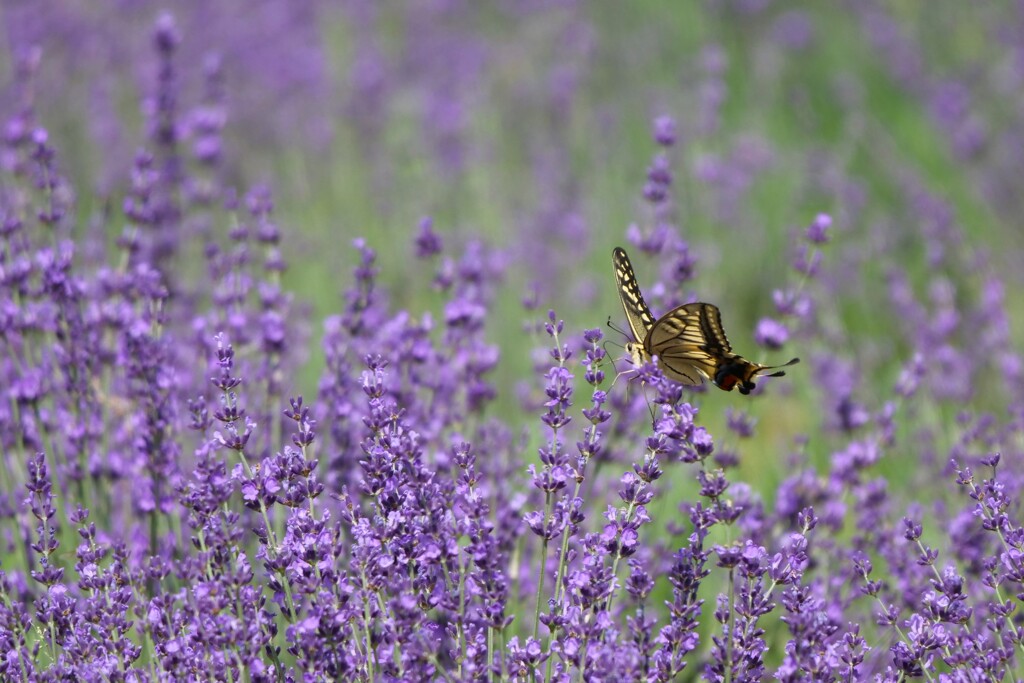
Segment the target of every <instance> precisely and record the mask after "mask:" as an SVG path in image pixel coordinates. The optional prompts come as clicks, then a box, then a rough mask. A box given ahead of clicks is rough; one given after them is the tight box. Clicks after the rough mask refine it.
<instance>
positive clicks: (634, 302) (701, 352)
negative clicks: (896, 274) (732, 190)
mask: <svg viewBox="0 0 1024 683" xmlns="http://www.w3.org/2000/svg"><path fill="white" fill-rule="evenodd" d="M612 260H613V263H614V266H615V280H616V282H617V283H618V286H619V299H620V300H621V302H622V309H623V311H625V313H626V320H627V321H628V322H629V328H630V330H631V331H632V332H633V340H634V341H631V342H627V343H626V353H627V354H629V356H630V359H631V360H632V362H633V364H634V365H636V366H639V365H642V364H644V363H647V362H650V361H651V360H653V359H654V358H655V357H657V359H658V365H659V367H660V368H661V371H662V373H663V374H664V375H665V376H666V377H668V378H669V379H672V380H675V381H676V382H680V383H681V384H687V385H690V386H696V385H699V384H703V383H704V381H705V380H709V381H711V382H712V383H713V384H714V385H715V386H717V387H718V388H720V389H722V390H724V391H732V390H733V389H734V388H735V387H737V386H738V387H739V390H740V393H741V394H749V393H750V392H751V390H752V389H754V387H755V386H756V385H755V384H754V381H753V380H754V378H755V377H758V376H765V377H780V376H782V375H784V374H786V373H785V372H783V371H782V370H778V368H781V367H786V366H788V365H793V364H794V363H798V362H800V359H799V358H794V359H793V360H791V361H789V362H788V363H785V364H784V365H777V366H770V365H761V364H760V363H754V362H752V361H749V360H747V359H746V358H744V357H743V356H741V355H739V354H737V353H733V351H732V347H731V346H730V344H729V339H728V337H726V336H725V330H724V329H722V316H721V313H720V312H719V310H718V307H717V306H714V305H713V304H707V303H701V302H696V303H690V304H683V305H682V306H678V307H677V308H674V309H672V310H671V311H669V312H668V313H666V314H665V315H663V316H661V317H660V318H657V319H656V318H655V317H654V316H653V315H651V310H650V309H649V308H648V307H647V302H645V301H644V297H643V294H642V293H641V292H640V285H639V284H637V281H636V275H635V274H634V273H633V266H632V264H631V263H630V261H629V256H627V255H626V252H625V251H624V250H622V249H620V248H618V247H616V249H615V250H614V251H613V252H612ZM766 370H778V371H777V372H774V373H771V374H764V372H765V371H766Z"/></svg>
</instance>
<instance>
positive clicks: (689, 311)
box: [645, 302, 734, 385]
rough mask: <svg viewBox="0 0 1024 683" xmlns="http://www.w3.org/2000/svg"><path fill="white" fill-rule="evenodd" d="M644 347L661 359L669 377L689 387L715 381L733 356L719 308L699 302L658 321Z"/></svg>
mask: <svg viewBox="0 0 1024 683" xmlns="http://www.w3.org/2000/svg"><path fill="white" fill-rule="evenodd" d="M645 346H646V350H647V352H648V353H650V354H653V355H656V356H658V359H659V360H660V361H661V366H662V371H663V372H664V373H665V375H666V376H667V377H669V378H670V379H674V380H675V381H677V382H681V383H683V384H690V385H696V384H701V383H703V381H704V380H705V379H711V380H713V379H715V377H716V375H717V373H718V369H719V367H720V366H721V365H722V363H723V362H725V361H726V360H727V359H729V358H730V357H732V356H733V355H734V354H733V353H732V347H731V346H730V345H729V339H728V338H727V337H726V336H725V330H723V329H722V316H721V313H719V311H718V307H716V306H713V305H711V304H705V303H699V302H698V303H691V304H684V305H682V306H679V307H678V308H675V309H673V310H671V311H669V312H668V313H666V314H665V315H663V316H662V317H660V318H658V320H657V321H656V322H655V323H654V326H653V327H652V328H651V332H650V334H649V335H648V336H647V340H646V344H645Z"/></svg>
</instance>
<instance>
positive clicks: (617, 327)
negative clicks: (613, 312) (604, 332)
mask: <svg viewBox="0 0 1024 683" xmlns="http://www.w3.org/2000/svg"><path fill="white" fill-rule="evenodd" d="M608 327H610V328H611V329H612V330H613V331H614V332H618V333H619V334H621V335H622V336H623V337H626V338H627V339H632V337H630V336H629V335H628V334H626V332H625V330H623V329H622V328H621V327H619V326H618V325H616V324H615V323H613V322H612V317H611V316H608Z"/></svg>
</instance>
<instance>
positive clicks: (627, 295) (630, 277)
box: [612, 247, 654, 344]
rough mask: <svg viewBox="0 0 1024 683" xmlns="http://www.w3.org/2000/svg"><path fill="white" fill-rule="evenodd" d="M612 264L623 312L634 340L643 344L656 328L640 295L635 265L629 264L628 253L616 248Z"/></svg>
mask: <svg viewBox="0 0 1024 683" xmlns="http://www.w3.org/2000/svg"><path fill="white" fill-rule="evenodd" d="M612 262H613V264H614V266H615V281H616V282H617V283H618V286H619V300H620V301H622V310H623V311H624V312H625V313H626V322H628V323H629V329H630V330H632V331H633V339H634V340H635V341H637V342H638V343H640V344H643V343H644V342H645V340H646V339H647V335H648V334H649V333H650V331H651V328H653V327H654V316H653V315H651V309H649V308H648V307H647V302H646V301H644V295H643V294H641V293H640V285H638V284H637V281H636V275H635V274H634V273H633V264H631V263H630V262H629V256H627V255H626V252H625V251H624V250H623V249H621V248H619V247H616V248H615V249H614V251H612Z"/></svg>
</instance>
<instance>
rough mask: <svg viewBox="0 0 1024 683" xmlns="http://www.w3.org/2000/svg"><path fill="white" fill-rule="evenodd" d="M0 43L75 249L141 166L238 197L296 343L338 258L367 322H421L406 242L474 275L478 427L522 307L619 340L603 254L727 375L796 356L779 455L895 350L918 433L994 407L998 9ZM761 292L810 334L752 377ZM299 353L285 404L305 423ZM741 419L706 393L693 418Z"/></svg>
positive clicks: (46, 10)
mask: <svg viewBox="0 0 1024 683" xmlns="http://www.w3.org/2000/svg"><path fill="white" fill-rule="evenodd" d="M0 21H2V24H3V27H4V31H3V36H2V40H3V41H4V42H5V45H3V46H2V47H3V49H2V50H0V83H3V87H4V90H3V97H2V99H0V106H2V107H3V109H4V110H5V111H4V112H3V113H4V114H5V118H6V117H8V116H11V115H12V114H13V113H15V112H16V111H17V110H18V109H19V107H25V106H32V107H33V108H34V110H35V114H36V116H37V117H38V118H39V120H40V121H41V122H42V123H43V124H44V125H45V127H46V128H47V129H48V131H49V135H50V142H51V143H52V146H53V147H54V148H55V149H56V150H58V154H59V157H58V162H57V163H58V164H59V166H60V167H61V169H62V170H63V172H64V173H65V175H66V176H67V177H68V178H69V179H70V180H71V190H72V191H73V192H74V195H75V203H74V211H75V212H77V214H78V221H77V222H76V226H77V227H76V228H75V229H76V230H77V231H78V233H79V234H77V235H76V238H80V239H81V240H83V242H86V241H88V240H95V239H106V240H109V242H110V243H111V244H112V243H113V242H114V241H115V240H116V239H117V237H118V235H120V234H121V232H122V230H123V227H124V225H125V223H126V221H127V219H126V218H125V215H124V212H123V211H122V207H123V204H124V201H125V197H126V196H128V194H129V190H130V187H131V180H132V173H133V164H134V163H135V161H134V160H135V159H136V154H137V152H138V150H140V149H143V148H145V149H148V150H150V151H151V152H154V150H155V153H156V154H157V156H158V157H160V155H161V150H162V152H163V154H164V157H167V156H169V155H171V154H173V155H174V156H176V157H177V158H178V159H179V161H180V163H181V164H183V166H184V168H185V169H187V170H183V171H182V172H183V174H184V175H187V176H188V178H189V179H190V182H192V183H193V184H192V185H191V186H190V188H191V191H192V192H194V193H195V194H196V196H199V195H201V194H202V193H203V192H204V191H211V190H210V188H215V189H216V191H215V192H213V191H211V192H212V194H213V195H215V196H216V197H217V198H218V199H217V201H223V197H224V196H230V195H231V194H232V193H233V192H237V194H238V195H239V196H241V195H243V194H244V193H246V192H248V191H249V190H250V189H251V188H252V187H254V186H266V187H267V188H269V192H270V196H272V197H273V203H274V215H275V219H276V221H277V223H278V224H279V225H280V226H281V229H282V234H283V244H282V249H283V252H284V257H285V259H286V260H287V262H288V263H289V268H288V269H287V270H286V271H285V272H284V274H283V278H284V286H285V288H286V289H288V290H290V291H291V292H293V293H294V294H295V297H296V300H297V301H299V302H301V304H302V305H303V306H305V307H306V308H305V309H304V314H303V317H304V319H305V320H306V321H307V322H308V327H309V333H310V334H311V336H312V338H313V340H314V341H315V340H316V339H318V338H319V336H320V334H321V331H320V328H321V321H322V319H323V318H324V317H325V316H327V315H329V314H331V313H335V312H337V311H338V310H339V309H340V308H341V306H342V302H343V291H344V290H345V288H347V287H348V286H350V283H351V276H350V275H349V272H350V270H351V267H352V266H354V264H355V263H356V262H357V261H358V258H359V255H358V252H356V251H355V250H354V249H353V248H352V247H351V244H352V240H353V239H355V238H356V237H359V236H361V237H364V238H365V239H366V243H367V245H368V246H370V247H371V248H373V249H374V250H376V251H377V253H378V262H377V265H378V267H379V269H380V278H381V282H382V283H383V284H384V285H385V287H386V289H387V293H388V296H389V297H390V298H391V301H392V306H393V307H394V308H395V309H403V308H404V309H408V310H410V311H411V312H412V313H413V314H414V315H420V314H422V313H423V312H424V311H431V310H434V311H435V312H436V311H437V310H438V308H439V306H440V303H439V302H440V301H441V298H440V297H439V295H437V293H436V292H435V291H433V290H432V289H431V287H430V286H429V284H430V282H431V281H432V279H433V278H434V277H436V274H435V273H434V272H433V271H432V269H431V268H430V267H429V266H427V265H422V264H420V263H417V262H415V261H414V260H413V258H412V257H413V254H414V253H415V251H416V246H415V239H416V236H417V235H420V234H422V230H423V229H424V225H426V224H430V225H432V229H433V231H434V232H435V233H437V234H438V235H440V236H441V238H442V239H443V241H444V243H445V248H446V250H451V253H455V254H459V253H462V252H463V250H466V249H478V250H480V251H479V253H481V254H484V255H485V257H484V258H483V261H484V262H485V263H486V268H487V269H488V270H493V271H494V272H495V273H501V277H502V280H501V282H502V286H501V288H500V289H499V290H498V292H497V296H496V298H495V299H494V302H493V310H492V311H490V314H489V316H488V323H487V325H488V327H487V336H488V338H489V339H490V340H491V341H493V342H494V343H496V344H498V345H499V346H500V347H501V351H502V357H501V362H500V364H499V366H498V369H497V379H498V381H497V382H496V384H497V386H498V387H500V393H501V396H500V398H499V400H500V401H505V402H514V401H516V391H517V389H515V388H516V387H517V386H518V385H519V384H520V383H521V382H523V381H524V380H523V378H524V377H525V376H528V374H529V372H530V368H531V367H532V362H533V361H532V360H531V354H530V348H532V347H533V346H535V345H537V344H540V345H543V343H544V342H543V340H531V338H530V335H531V334H533V333H534V332H535V329H536V323H537V321H538V320H541V319H542V318H543V317H544V315H545V313H546V311H547V310H548V309H554V310H555V311H556V313H557V315H558V317H560V318H564V319H565V320H566V324H567V327H568V328H569V329H570V330H572V331H573V334H574V335H575V334H577V333H578V331H580V330H582V329H584V328H592V327H599V326H603V325H604V323H605V321H606V319H607V318H608V316H609V315H612V316H613V317H614V319H615V320H618V321H619V322H622V320H621V318H622V316H621V311H620V308H619V303H618V300H617V296H616V292H615V288H614V284H613V279H612V271H611V259H610V252H611V249H612V247H613V246H616V245H622V246H625V247H627V248H628V249H630V251H631V253H632V254H633V261H634V265H635V266H636V269H637V274H638V278H639V281H640V283H641V286H642V287H643V288H644V290H645V293H646V294H647V296H648V299H649V303H651V306H652V308H653V309H654V311H655V313H660V312H664V311H665V310H666V308H667V306H669V305H671V304H672V303H674V302H679V301H683V300H687V299H700V300H706V301H710V302H713V303H716V304H717V305H718V306H719V307H720V308H721V309H722V311H723V322H724V324H725V327H726V330H727V331H728V332H729V334H730V338H731V340H732V342H733V346H734V348H735V350H737V351H738V352H740V353H741V354H743V355H745V356H748V357H750V358H753V359H756V360H760V361H764V362H768V361H777V362H782V361H785V360H787V359H788V358H789V357H791V356H792V355H800V356H802V357H803V358H804V363H803V364H802V365H800V366H798V367H796V368H793V369H792V370H791V371H790V373H789V377H787V379H785V380H778V384H777V385H776V386H778V387H780V388H781V389H780V391H781V392H782V399H783V400H780V401H777V402H772V403H771V404H765V405H763V406H759V407H758V408H757V409H756V410H757V412H758V414H759V416H760V417H762V418H765V421H766V422H767V423H768V424H769V425H771V424H778V425H779V427H778V428H777V430H778V431H779V432H780V433H784V434H789V435H791V434H792V433H793V432H794V431H795V430H796V431H801V430H810V429H811V428H812V426H814V425H817V424H818V423H819V422H824V423H828V422H829V421H835V420H840V421H842V419H845V418H844V417H843V416H844V415H845V416H847V418H848V417H849V415H856V414H858V412H857V411H858V410H861V411H866V410H869V409H870V410H876V409H878V408H879V407H880V405H881V398H882V397H883V396H886V395H888V394H889V392H890V391H891V387H892V386H893V385H894V384H895V383H896V382H897V381H898V379H899V376H900V372H901V370H903V369H906V367H907V366H908V364H909V363H911V362H912V359H913V358H914V353H915V351H917V352H920V353H922V354H925V355H926V358H925V361H924V362H925V363H926V364H927V367H928V368H929V372H930V373H932V374H930V375H929V377H930V381H931V382H932V384H931V385H930V387H929V390H934V391H936V392H939V394H937V395H941V396H942V397H944V398H946V399H948V401H947V402H946V403H941V404H940V406H939V409H938V412H936V413H934V414H932V417H931V419H932V420H933V421H934V422H935V423H941V422H942V421H943V420H944V419H946V417H947V416H949V415H953V414H955V412H956V411H957V410H959V409H960V407H962V406H963V405H964V404H965V403H966V402H972V403H974V404H975V405H978V406H979V407H981V408H985V407H992V408H994V409H997V410H1000V411H1002V410H1004V409H1005V405H1007V404H1006V403H1005V401H1007V400H1009V399H1011V398H1015V397H1016V395H1017V394H1018V393H1019V392H1020V390H1019V389H1018V388H1016V386H1017V382H1016V380H1017V379H1018V378H1019V376H1020V367H1019V363H1018V361H1017V358H1016V355H1015V354H1013V353H1011V352H1012V346H1013V345H1012V340H1013V339H1015V338H1019V335H1018V334H1014V327H1016V328H1018V329H1019V322H1016V321H1015V320H1014V317H1016V318H1019V316H1005V317H1004V316H1003V313H1002V311H1003V310H1004V309H1003V304H1004V302H1005V303H1006V304H1007V309H1006V310H1007V311H1008V312H1009V313H1015V312H1016V311H1017V310H1019V308H1020V305H1019V303H1016V301H1015V300H1014V298H1013V297H1007V296H1006V291H1007V290H1008V291H1011V292H1012V291H1014V290H1015V289H1017V288H1018V287H1019V285H1020V280H1021V273H1022V272H1024V263H1022V260H1021V253H1022V252H1021V249H1020V248H1021V245H1022V240H1024V233H1022V231H1021V225H1020V222H1021V219H1020V216H1021V215H1022V209H1024V206H1022V204H1024V199H1022V197H1024V194H1022V193H1021V192H1020V190H1019V182H1020V178H1021V172H1022V171H1024V87H1022V86H1024V3H1013V2H1003V3H986V4H982V5H977V4H974V3H964V2H961V1H960V0H935V1H933V2H929V3H905V2H885V1H883V0H877V1H872V0H850V1H848V2H836V3H820V2H810V1H808V2H773V1H771V0H708V1H706V2H700V3H685V4H684V3H664V2H660V1H654V0H635V1H634V2H630V3H618V2H582V1H580V2H572V1H547V0H524V1H521V2H484V1H477V0H474V1H468V0H461V1H460V0H423V1H420V2H415V3H401V2H377V1H370V0H365V1H364V0H346V1H344V2H319V1H315V0H290V1H289V2H273V1H256V0H238V1H233V0H224V1H221V2H217V3H209V2H198V1H189V2H177V3H173V5H161V4H160V3H150V2H129V1H127V0H103V1H100V0H94V1H91V2H80V1H75V0H48V1H47V2H45V3H39V2H35V1H29V0H3V2H2V4H0ZM27 72H31V79H26V78H22V77H21V76H19V74H21V75H22V76H23V75H24V74H25V73H27ZM27 84H30V85H27ZM660 117H667V118H660ZM659 126H660V128H659ZM659 130H660V131H661V133H662V135H661V137H660V139H656V138H658V137H659V135H658V133H659ZM666 174H667V177H666ZM652 179H653V180H652ZM652 183H653V185H652ZM659 183H660V184H659ZM820 213H826V214H829V215H830V216H831V217H832V221H833V222H832V227H831V229H830V237H831V241H830V243H829V244H828V245H825V246H824V247H823V249H822V250H821V252H820V253H819V254H818V256H817V257H814V255H813V254H811V255H810V256H809V255H808V252H806V251H801V249H802V248H801V247H800V236H801V235H802V234H803V231H804V230H805V228H806V227H807V226H808V225H809V224H810V223H811V222H812V221H813V220H814V219H815V216H817V215H818V214H820ZM209 229H210V230H212V231H214V232H218V231H219V232H220V233H221V234H225V233H227V231H229V229H230V224H229V221H228V220H227V219H225V218H224V217H223V216H220V217H219V218H214V219H212V227H210V228H209ZM813 258H821V259H822V260H821V262H820V263H817V264H815V263H816V262H815V263H811V265H810V266H807V263H809V262H808V261H807V259H811V260H812V261H813ZM801 259H803V260H804V261H803V262H804V263H805V266H804V267H802V269H800V268H798V269H797V270H794V268H793V264H794V262H796V263H797V264H798V265H799V263H800V262H801ZM809 274H810V275H812V276H813V277H811V278H810V279H811V280H813V282H812V283H811V284H810V285H808V284H807V280H808V275H809ZM819 275H820V277H819ZM805 287H806V288H807V289H805ZM787 288H788V291H790V292H794V291H795V292H805V291H806V292H812V293H813V296H812V297H811V301H812V302H813V304H814V305H815V306H816V307H817V311H818V313H819V315H818V316H817V318H816V322H815V323H814V325H813V329H808V328H806V327H801V328H796V329H791V330H790V332H791V333H792V334H793V335H794V338H791V339H790V340H789V341H788V342H787V343H786V344H785V347H784V348H783V349H781V350H775V349H771V350H764V349H759V347H758V346H757V345H756V344H755V326H756V325H757V323H758V321H759V320H760V319H761V318H763V317H766V316H768V317H770V316H775V315H777V314H779V313H780V312H781V311H780V309H781V308H784V306H780V305H779V302H778V300H777V297H773V292H776V291H783V290H787ZM1007 299H1008V300H1007ZM993 307H995V308H993ZM996 308H997V309H998V310H999V311H1000V312H999V313H998V314H997V313H991V310H995V309H996ZM986 316H987V317H986ZM992 316H998V320H993V319H992ZM936 321H938V322H936ZM943 321H944V322H943ZM1011 321H1014V322H1013V324H1011ZM933 323H934V325H933ZM935 325H938V326H939V327H942V325H945V326H946V327H944V328H943V329H942V331H936V329H935ZM946 328H948V329H946ZM979 330H982V331H984V332H985V334H984V335H981V333H980V332H979ZM610 336H611V338H613V339H616V340H618V335H614V334H610ZM769 346H770V345H769ZM309 348H310V351H309V358H308V359H307V363H306V364H305V365H304V367H303V369H302V370H301V373H300V374H299V375H298V376H296V377H294V378H292V379H293V382H292V384H293V385H294V386H295V389H294V391H293V393H305V394H307V395H313V394H315V391H316V378H317V377H318V375H319V372H320V370H321V367H322V363H323V360H322V358H321V356H320V355H319V353H320V352H319V351H318V350H317V349H318V348H319V347H318V345H317V344H315V343H312V344H310V345H309ZM613 353H614V350H613ZM783 383H785V384H783ZM530 384H531V385H532V386H533V387H534V388H535V389H536V387H537V386H538V381H537V380H535V379H534V380H530ZM943 392H945V393H943ZM719 394H721V395H719ZM737 399H740V397H738V396H734V395H732V394H723V393H721V392H717V391H715V392H713V393H709V394H707V395H706V396H705V397H704V398H703V399H702V400H703V401H705V402H707V405H709V406H710V410H708V411H707V412H708V414H709V418H708V419H709V420H712V421H713V420H715V419H724V418H716V417H714V416H716V415H723V414H724V413H723V409H724V407H725V406H729V405H735V403H736V400H737ZM740 400H745V399H740ZM744 405H748V404H744ZM749 405H752V404H749ZM807 408H815V409H819V408H820V409H824V411H825V414H818V415H816V416H813V417H808V416H807V415H806V414H805V413H804V412H803V409H807ZM772 429H773V428H771V427H769V432H768V433H769V434H770V433H771V430H772Z"/></svg>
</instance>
